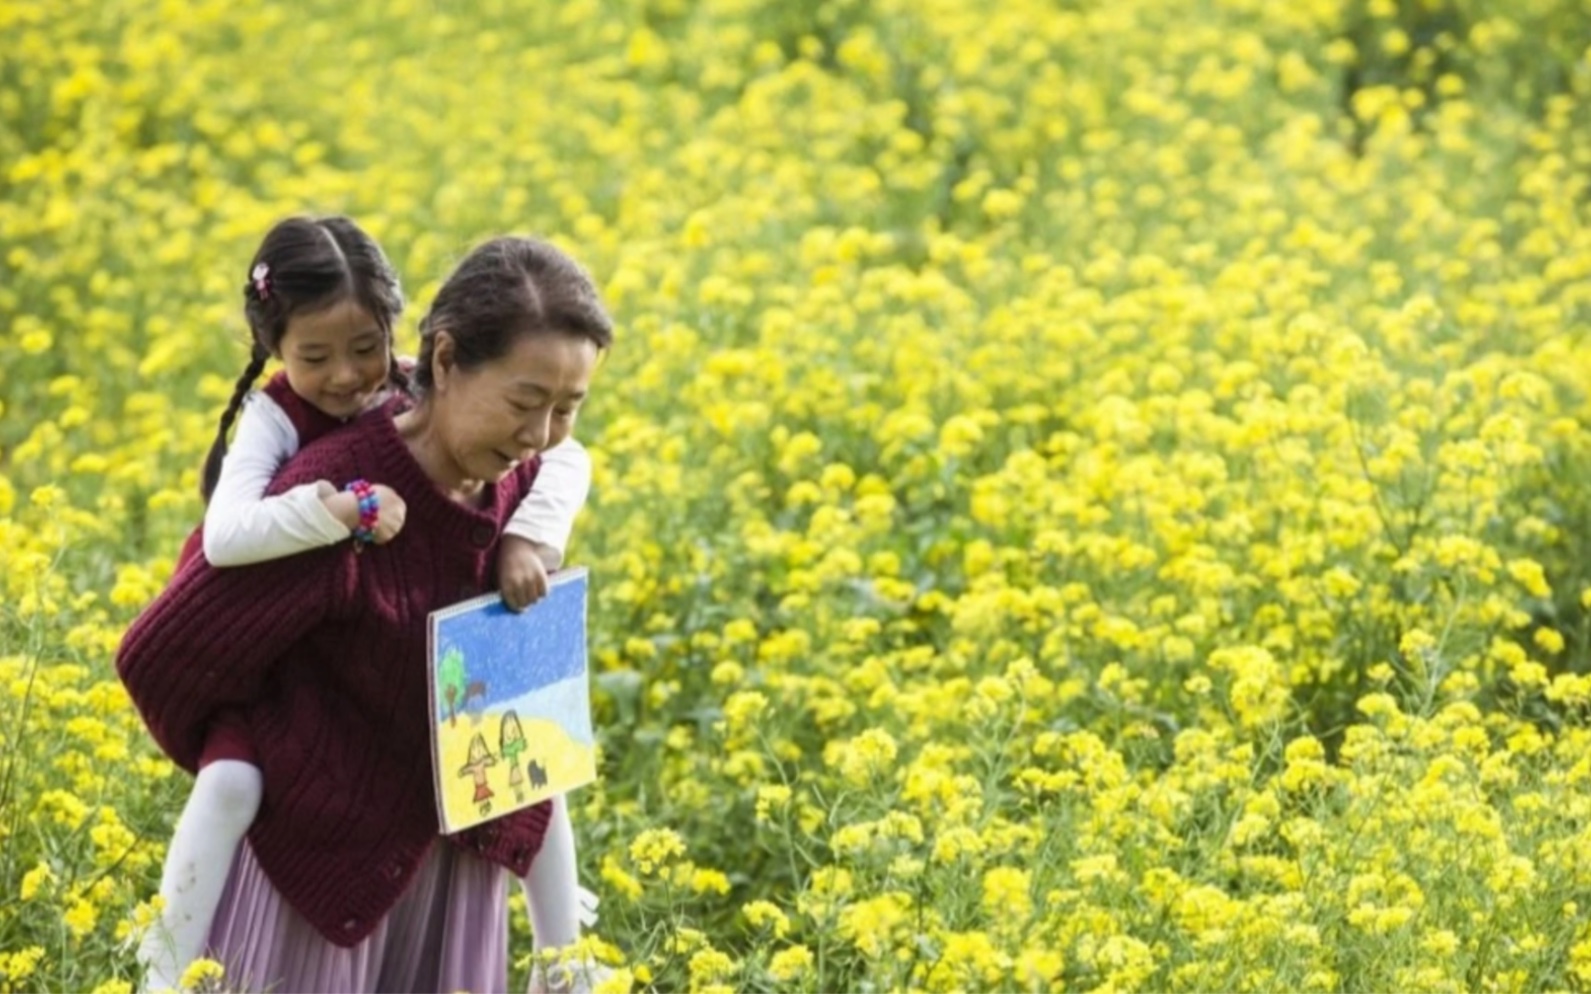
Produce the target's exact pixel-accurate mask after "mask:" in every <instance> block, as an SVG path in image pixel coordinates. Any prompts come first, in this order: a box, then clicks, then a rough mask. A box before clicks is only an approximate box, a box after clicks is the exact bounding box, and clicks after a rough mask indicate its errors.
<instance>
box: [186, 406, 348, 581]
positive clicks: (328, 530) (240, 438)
mask: <svg viewBox="0 0 1591 994" xmlns="http://www.w3.org/2000/svg"><path fill="white" fill-rule="evenodd" d="M297 451H298V432H297V431H296V430H295V429H294V428H293V424H292V422H291V421H289V420H288V418H287V414H286V412H284V411H283V410H282V409H281V407H280V406H278V405H277V403H276V401H274V400H272V399H271V398H270V397H268V396H266V395H265V394H263V393H256V394H253V395H252V396H251V397H250V398H249V401H248V403H246V404H245V405H244V406H243V413H242V415H241V416H240V417H239V419H238V430H237V434H236V436H235V437H234V438H233V440H232V445H231V447H230V448H229V449H228V450H227V455H226V459H224V460H223V461H222V463H221V477H220V479H219V480H218V481H217V483H216V488H215V493H214V494H212V495H211V497H210V506H209V507H208V508H207V509H206V510H205V514H204V557H205V558H206V559H208V560H209V561H210V563H211V564H212V565H215V566H246V565H249V564H250V563H259V562H265V561H267V560H271V559H280V558H282V557H284V556H292V555H297V554H298V553H300V552H307V551H309V550H310V549H319V548H323V547H325V546H328V545H335V544H337V543H338V542H341V541H343V540H345V539H346V538H348V535H349V525H348V524H347V517H348V515H347V514H346V513H345V514H343V515H341V516H339V515H338V514H337V513H335V512H334V510H333V508H332V507H331V506H330V505H329V504H328V500H327V498H332V499H337V498H338V497H341V496H342V495H338V494H337V491H336V490H335V488H333V487H332V486H331V485H330V484H329V483H326V482H324V481H318V482H309V483H304V484H301V485H299V486H296V487H294V488H292V489H291V490H288V491H287V492H285V493H282V494H279V495H277V496H274V497H267V496H265V491H266V488H267V487H268V486H269V485H270V483H271V478H272V477H273V476H275V475H276V472H277V470H279V469H281V468H282V464H283V463H285V462H287V460H288V459H290V458H292V456H293V454H294V453H295V452H297ZM342 502H343V503H344V504H346V505H348V508H353V507H354V504H353V501H352V500H350V499H343V501H342ZM348 508H343V509H342V510H344V511H346V510H348ZM353 517H354V521H355V522H356V523H357V521H358V511H357V508H354V510H353Z"/></svg>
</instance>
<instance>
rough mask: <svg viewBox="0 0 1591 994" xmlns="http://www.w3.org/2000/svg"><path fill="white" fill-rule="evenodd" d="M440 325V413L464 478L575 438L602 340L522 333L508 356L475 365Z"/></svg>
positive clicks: (491, 476)
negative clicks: (462, 362) (465, 362)
mask: <svg viewBox="0 0 1591 994" xmlns="http://www.w3.org/2000/svg"><path fill="white" fill-rule="evenodd" d="M454 356H455V353H454V348H453V342H452V339H451V337H450V336H449V335H448V333H447V332H446V331H438V332H437V342H436V348H435V351H434V353H433V365H432V369H433V375H434V377H435V382H436V386H435V389H434V391H433V394H432V404H433V405H434V406H433V410H432V413H433V416H434V418H435V424H436V428H437V433H438V436H439V440H440V441H441V443H442V446H443V449H444V451H445V454H446V455H447V457H448V459H449V460H450V461H451V462H452V463H453V465H454V468H455V469H456V470H457V471H458V474H459V478H460V480H481V481H484V482H496V481H497V480H500V479H502V478H503V476H504V475H506V474H507V473H508V472H509V470H511V469H513V468H514V467H515V466H517V465H519V464H520V463H521V462H524V461H525V460H526V459H529V458H530V457H532V456H534V455H536V454H537V453H538V452H542V451H544V450H546V449H550V448H552V447H553V446H554V445H557V444H558V443H559V442H562V441H563V440H564V439H566V438H568V437H569V433H570V432H571V431H573V430H574V425H575V416H576V415H577V414H578V413H579V410H580V404H581V402H582V401H584V400H585V398H586V392H587V390H588V389H589V388H590V385H591V374H592V371H593V370H595V368H596V365H597V345H596V343H595V342H593V341H591V340H590V339H589V338H585V337H584V336H576V335H566V334H561V333H557V332H547V333H541V334H531V335H520V336H518V337H517V338H515V339H514V342H513V344H512V345H511V346H510V347H509V349H508V352H507V354H506V355H504V356H502V357H501V358H498V359H494V360H492V361H490V362H486V363H483V364H481V365H480V366H477V367H475V368H474V369H468V370H466V369H461V368H460V367H459V366H458V365H457V363H456V361H455V358H454Z"/></svg>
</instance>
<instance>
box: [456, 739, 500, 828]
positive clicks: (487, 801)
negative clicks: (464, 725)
mask: <svg viewBox="0 0 1591 994" xmlns="http://www.w3.org/2000/svg"><path fill="white" fill-rule="evenodd" d="M496 765H497V757H496V756H493V755H492V754H491V753H489V752H487V751H486V739H485V737H484V736H482V735H481V734H480V733H479V732H476V733H475V737H474V738H472V739H470V761H469V762H467V763H465V764H464V766H463V767H462V768H461V769H460V770H459V776H461V777H470V776H472V777H474V778H475V797H474V798H472V800H474V801H475V802H476V803H478V804H479V805H480V806H481V814H486V813H487V812H489V811H491V810H492V801H491V797H492V788H491V787H490V786H488V785H487V783H486V768H487V767H488V766H496Z"/></svg>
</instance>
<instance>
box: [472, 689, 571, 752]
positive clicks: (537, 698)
mask: <svg viewBox="0 0 1591 994" xmlns="http://www.w3.org/2000/svg"><path fill="white" fill-rule="evenodd" d="M505 703H506V704H507V706H508V707H510V708H512V709H513V711H514V713H515V714H517V715H519V719H520V720H521V721H527V720H529V719H531V718H541V719H543V720H546V721H554V722H557V723H558V724H560V725H562V726H563V730H564V732H565V733H567V734H568V736H569V738H570V740H571V741H573V742H578V743H579V744H580V745H585V746H589V745H595V744H596V737H595V736H594V735H593V734H592V732H591V682H590V681H589V680H587V679H586V678H585V677H583V676H582V677H577V678H575V679H573V680H561V681H559V682H558V683H555V684H553V685H552V686H550V687H542V688H540V689H538V690H534V691H532V692H530V693H528V694H525V695H524V696H522V697H517V698H515V699H514V700H512V701H507V702H505ZM501 720H502V719H501V718H500V717H499V716H498V715H496V714H493V715H491V716H490V717H488V719H487V721H488V722H491V723H493V724H492V725H491V726H490V727H496V726H495V723H496V722H499V721H501ZM493 741H494V742H495V741H496V740H495V739H494V740H493Z"/></svg>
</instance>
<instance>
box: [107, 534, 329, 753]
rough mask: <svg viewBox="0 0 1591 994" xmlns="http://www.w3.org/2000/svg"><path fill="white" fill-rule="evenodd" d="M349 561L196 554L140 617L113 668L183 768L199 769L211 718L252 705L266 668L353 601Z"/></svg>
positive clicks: (320, 556)
mask: <svg viewBox="0 0 1591 994" xmlns="http://www.w3.org/2000/svg"><path fill="white" fill-rule="evenodd" d="M353 558H354V557H353V556H352V554H350V553H348V551H347V550H346V549H324V550H321V551H319V552H316V553H311V554H308V555H303V556H295V557H294V558H292V559H277V560H272V561H271V562H267V563H260V564H258V565H255V566H250V567H246V568H242V569H219V568H216V567H214V566H212V565H210V564H209V563H207V562H205V561H204V560H202V559H198V558H195V559H193V560H190V561H189V562H188V564H187V565H186V566H184V567H183V569H182V570H181V571H180V572H179V573H178V574H177V575H176V577H174V578H173V579H172V582H171V584H170V585H169V586H168V587H167V588H166V590H165V591H164V592H163V593H161V595H160V596H159V597H157V598H155V600H154V602H153V603H152V604H150V605H149V607H148V608H146V609H145V610H144V613H143V614H141V615H139V616H138V618H137V620H135V621H134V622H133V624H132V626H131V627H130V628H128V630H127V634H126V635H125V636H124V637H123V639H122V644H121V648H120V649H119V650H118V651H117V653H116V671H117V673H118V674H119V675H120V676H121V679H122V683H123V684H124V685H126V687H127V692H128V694H129V695H130V696H131V697H132V699H133V703H134V704H135V705H136V706H137V707H138V711H139V713H140V714H142V715H143V718H144V723H145V724H146V725H148V726H149V731H150V734H151V735H153V736H154V738H155V741H156V742H157V743H159V745H160V747H161V749H163V750H164V751H165V752H166V754H167V755H168V756H170V757H171V758H172V759H173V760H174V761H175V762H176V763H177V765H179V766H181V767H182V768H183V769H186V770H188V771H190V772H191V771H193V770H195V769H196V768H197V767H198V761H199V755H200V752H201V750H202V749H203V747H204V737H205V733H206V731H207V726H208V722H209V720H210V718H211V717H212V716H213V715H214V714H215V712H216V711H217V710H218V709H220V708H223V707H227V706H230V705H241V704H247V703H249V702H250V701H252V700H254V699H255V698H256V696H257V695H258V693H259V690H260V686H261V684H262V682H263V680H264V677H265V675H266V673H267V670H268V668H269V667H270V665H271V664H272V663H274V662H275V661H276V660H277V659H279V658H281V656H282V655H283V654H284V653H285V652H286V651H287V650H288V649H290V648H291V647H292V646H293V645H294V644H295V643H296V642H297V641H298V640H299V639H301V638H302V637H303V636H304V635H305V634H306V633H307V632H309V631H310V630H311V629H313V628H314V627H315V626H316V625H318V624H320V623H321V622H322V621H324V620H325V619H326V618H328V617H330V616H334V615H335V614H336V613H338V612H339V611H342V610H343V609H344V607H345V605H347V604H349V603H351V600H352V597H353V590H354V583H355V581H356V575H355V570H354V566H353V563H352V560H353Z"/></svg>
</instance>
